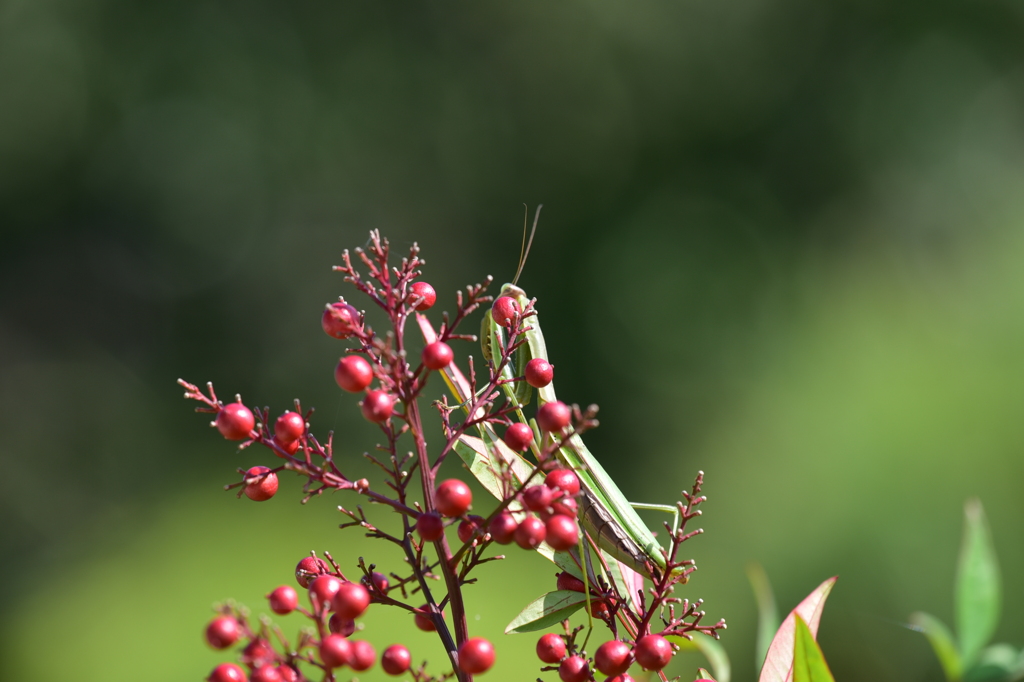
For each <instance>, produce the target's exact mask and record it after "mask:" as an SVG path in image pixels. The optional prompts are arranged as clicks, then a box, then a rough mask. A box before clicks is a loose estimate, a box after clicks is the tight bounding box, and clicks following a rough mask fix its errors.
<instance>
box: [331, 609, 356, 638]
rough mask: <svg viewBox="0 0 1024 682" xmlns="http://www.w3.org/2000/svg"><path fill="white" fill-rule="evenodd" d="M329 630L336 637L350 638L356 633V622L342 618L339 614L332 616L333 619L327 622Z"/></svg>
mask: <svg viewBox="0 0 1024 682" xmlns="http://www.w3.org/2000/svg"><path fill="white" fill-rule="evenodd" d="M327 629H329V630H330V631H331V632H333V633H334V634H336V635H341V636H342V637H348V636H349V635H351V634H352V633H353V632H355V631H356V622H355V621H354V620H349V619H347V618H342V617H341V616H339V615H338V614H334V615H333V616H331V619H330V620H328V621H327Z"/></svg>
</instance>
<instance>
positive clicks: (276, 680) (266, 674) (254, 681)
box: [249, 663, 283, 682]
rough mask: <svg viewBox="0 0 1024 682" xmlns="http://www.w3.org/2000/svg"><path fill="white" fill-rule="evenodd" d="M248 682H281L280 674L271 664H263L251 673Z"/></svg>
mask: <svg viewBox="0 0 1024 682" xmlns="http://www.w3.org/2000/svg"><path fill="white" fill-rule="evenodd" d="M249 682H283V678H282V677H281V673H280V672H279V671H278V669H277V666H276V665H274V664H273V663H264V664H263V665H261V666H260V667H258V668H256V669H255V670H253V671H252V677H251V678H249Z"/></svg>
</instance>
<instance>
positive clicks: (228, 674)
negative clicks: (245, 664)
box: [206, 663, 246, 682]
mask: <svg viewBox="0 0 1024 682" xmlns="http://www.w3.org/2000/svg"><path fill="white" fill-rule="evenodd" d="M206 680H207V682H246V677H245V671H244V670H242V669H241V668H239V667H238V666H237V665H235V664H234V663H221V664H220V665H218V666H217V667H216V668H214V669H213V672H211V673H210V676H209V677H207V678H206Z"/></svg>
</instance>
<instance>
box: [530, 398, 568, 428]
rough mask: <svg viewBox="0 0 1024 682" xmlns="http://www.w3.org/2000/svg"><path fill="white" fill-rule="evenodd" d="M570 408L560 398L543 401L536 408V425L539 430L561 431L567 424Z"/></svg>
mask: <svg viewBox="0 0 1024 682" xmlns="http://www.w3.org/2000/svg"><path fill="white" fill-rule="evenodd" d="M571 418H572V410H570V409H569V406H568V405H566V404H565V403H563V402H562V401H561V400H554V401H552V402H550V403H544V404H543V405H541V406H540V407H539V408H537V426H539V427H540V429H541V431H550V432H553V431H561V430H562V429H564V428H565V427H566V426H568V425H569V420H570V419H571Z"/></svg>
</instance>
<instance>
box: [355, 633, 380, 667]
mask: <svg viewBox="0 0 1024 682" xmlns="http://www.w3.org/2000/svg"><path fill="white" fill-rule="evenodd" d="M376 662H377V652H376V651H375V650H374V648H373V645H372V644H370V643H369V642H367V641H365V640H362V639H357V640H356V641H354V642H352V655H351V657H350V660H349V665H350V666H352V669H353V670H358V671H363V670H369V669H370V668H372V667H373V664H374V663H376Z"/></svg>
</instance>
